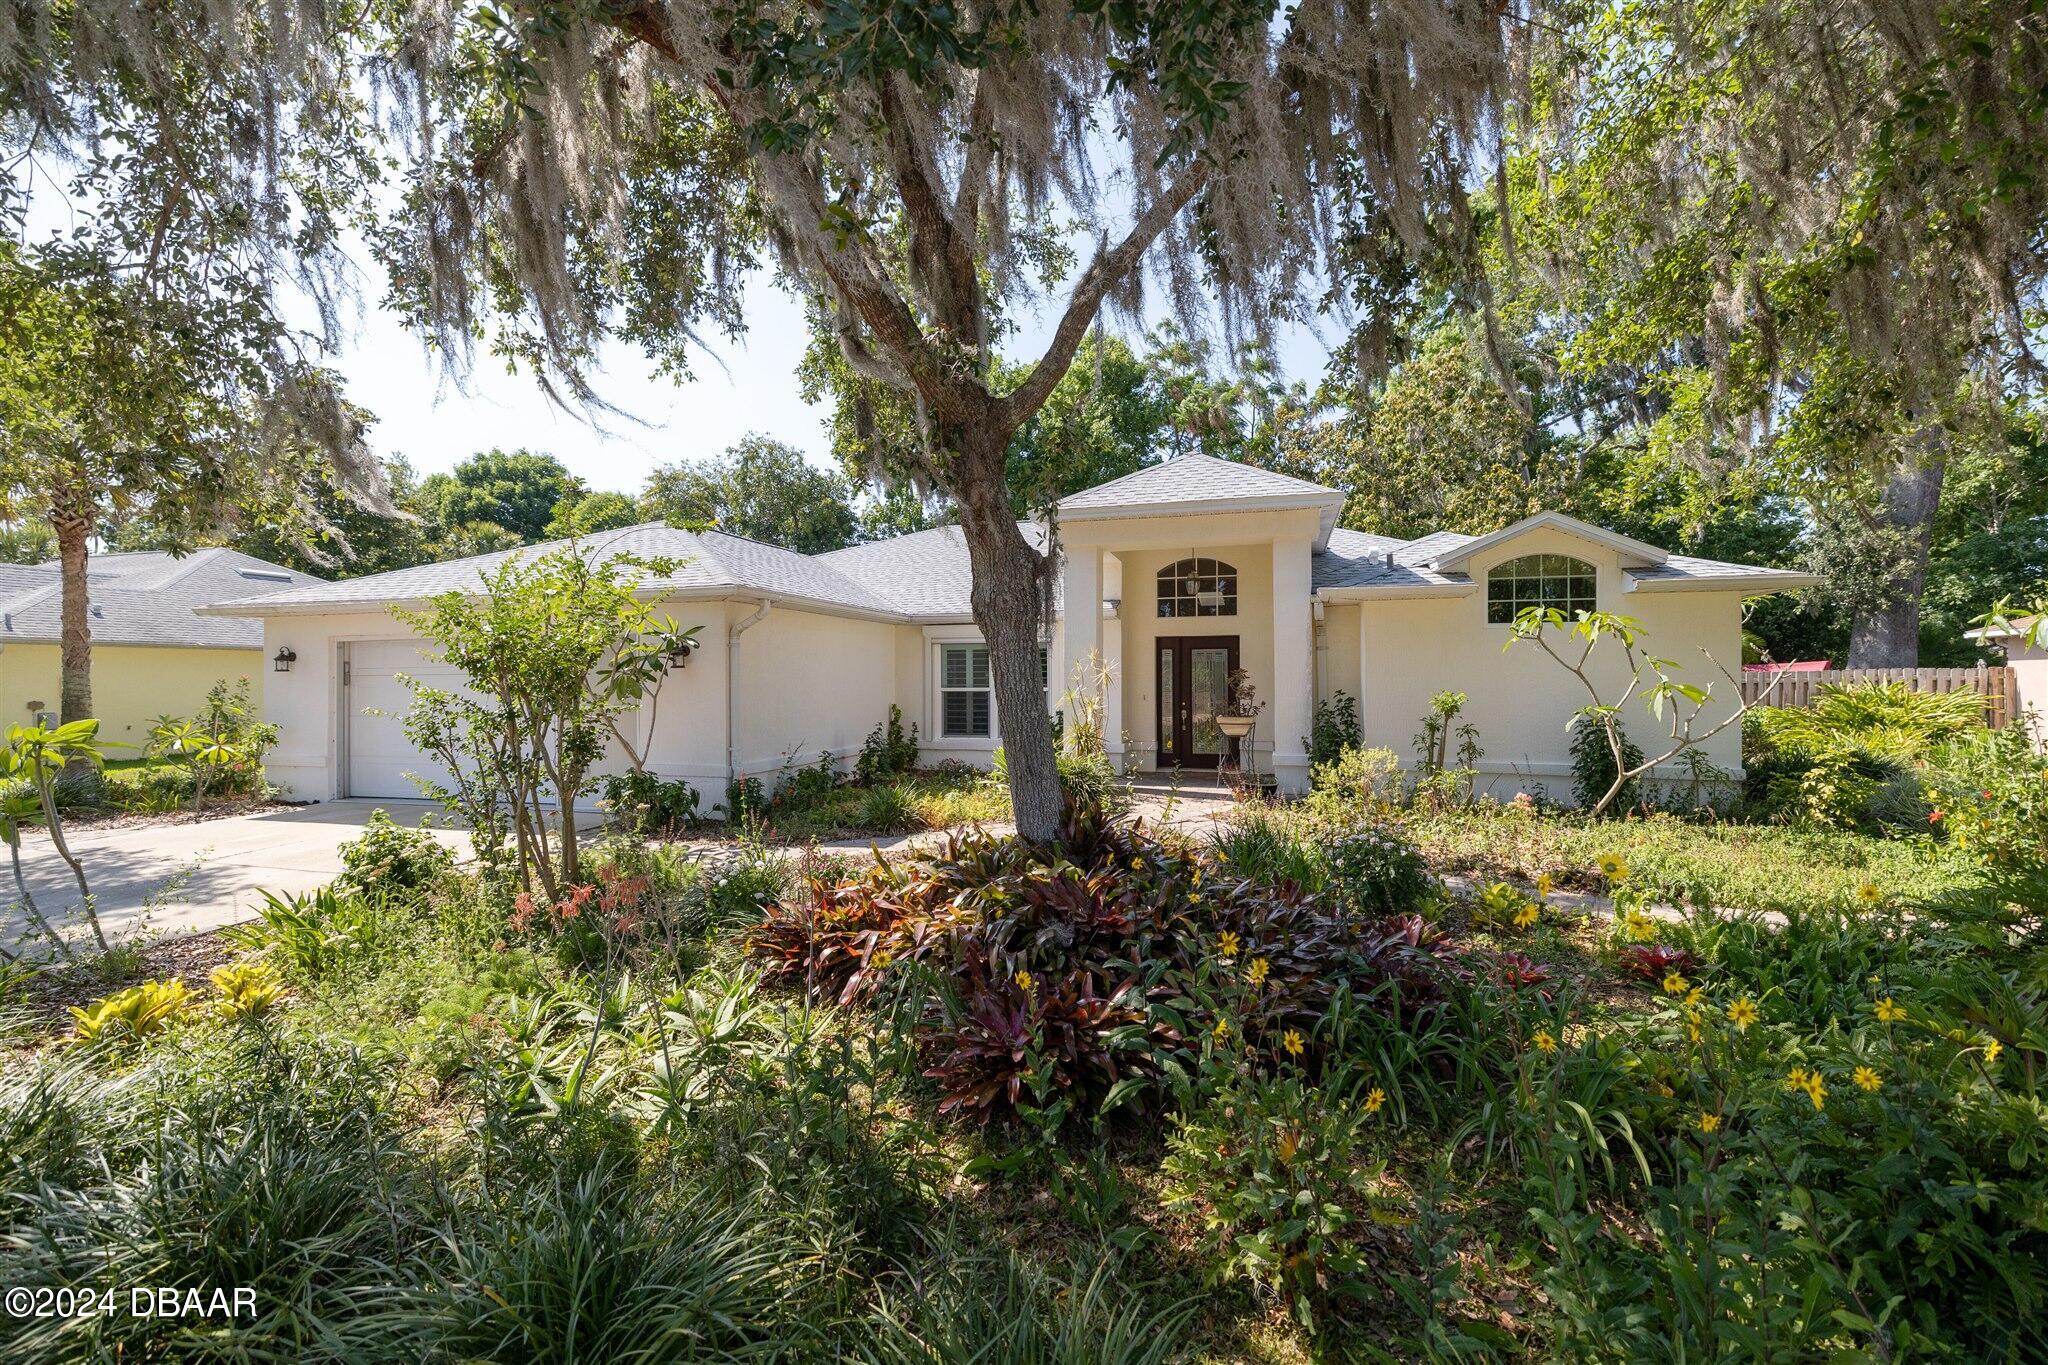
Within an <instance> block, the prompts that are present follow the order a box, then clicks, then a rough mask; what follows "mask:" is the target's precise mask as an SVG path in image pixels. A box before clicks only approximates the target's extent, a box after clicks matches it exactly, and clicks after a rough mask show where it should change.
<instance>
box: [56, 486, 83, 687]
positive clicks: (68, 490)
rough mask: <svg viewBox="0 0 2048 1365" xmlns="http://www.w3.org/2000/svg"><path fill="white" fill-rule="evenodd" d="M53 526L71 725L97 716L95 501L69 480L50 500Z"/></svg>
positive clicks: (62, 669) (63, 682)
mask: <svg viewBox="0 0 2048 1365" xmlns="http://www.w3.org/2000/svg"><path fill="white" fill-rule="evenodd" d="M50 529H51V530H52V531H54V532H55V533H56V536H57V565H58V574H59V582H60V591H61V593H62V598H61V603H60V608H59V613H58V621H59V627H58V639H59V641H60V643H59V645H58V670H59V684H58V700H57V716H58V719H59V720H60V721H61V722H62V723H64V724H66V725H69V724H71V723H72V722H73V721H79V720H85V719H87V718H89V717H90V716H91V715H92V602H91V596H90V588H89V585H88V584H87V582H86V577H85V573H86V563H85V560H86V541H87V539H88V538H89V537H90V536H91V534H92V501H91V498H90V496H89V495H88V494H87V493H86V492H85V490H84V489H82V488H81V487H79V486H78V485H77V484H76V483H74V482H71V481H70V480H68V479H67V480H65V481H62V482H60V483H59V484H58V485H57V487H56V490H55V492H54V493H53V494H52V496H51V500H50Z"/></svg>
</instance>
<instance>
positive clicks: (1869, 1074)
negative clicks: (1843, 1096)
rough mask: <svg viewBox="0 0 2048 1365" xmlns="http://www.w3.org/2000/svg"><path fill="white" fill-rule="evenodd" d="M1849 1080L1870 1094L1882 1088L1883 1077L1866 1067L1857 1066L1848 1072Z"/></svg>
mask: <svg viewBox="0 0 2048 1365" xmlns="http://www.w3.org/2000/svg"><path fill="white" fill-rule="evenodd" d="M1849 1079H1850V1080H1852V1081H1854V1082H1856V1084H1857V1085H1859V1086H1862V1087H1863V1088H1864V1089H1865V1090H1868V1091H1871V1092H1872V1093H1875V1092H1877V1091H1879V1090H1882V1089H1883V1088H1884V1077H1882V1076H1880V1075H1878V1074H1877V1073H1876V1072H1875V1071H1873V1070H1871V1069H1870V1068H1869V1067H1867V1066H1859V1067H1857V1068H1856V1069H1855V1070H1854V1071H1852V1072H1850V1073H1849Z"/></svg>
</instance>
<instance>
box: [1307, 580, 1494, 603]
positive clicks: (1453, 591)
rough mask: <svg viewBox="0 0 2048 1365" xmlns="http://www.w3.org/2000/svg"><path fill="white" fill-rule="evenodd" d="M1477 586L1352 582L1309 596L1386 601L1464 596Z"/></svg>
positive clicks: (1466, 584)
mask: <svg viewBox="0 0 2048 1365" xmlns="http://www.w3.org/2000/svg"><path fill="white" fill-rule="evenodd" d="M1478 588H1479V585H1478V584H1477V583H1389V584H1387V585H1385V586H1384V587H1377V586H1372V585H1356V584H1354V585H1352V586H1350V587H1330V588H1318V589H1316V590H1315V591H1314V592H1312V593H1310V594H1309V596H1310V597H1319V598H1321V599H1322V600H1323V601H1325V602H1387V601H1393V600H1397V599H1399V598H1404V597H1465V596H1469V595H1470V594H1471V593H1473V592H1476V591H1478Z"/></svg>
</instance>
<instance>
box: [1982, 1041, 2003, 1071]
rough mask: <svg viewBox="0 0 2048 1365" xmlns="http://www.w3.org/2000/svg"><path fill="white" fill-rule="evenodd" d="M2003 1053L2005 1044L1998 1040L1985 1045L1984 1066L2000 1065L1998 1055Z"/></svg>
mask: <svg viewBox="0 0 2048 1365" xmlns="http://www.w3.org/2000/svg"><path fill="white" fill-rule="evenodd" d="M2003 1051H2005V1044H2004V1043H2001V1042H1999V1041H1998V1040H1997V1039H1996V1038H1993V1039H1992V1040H1991V1041H1990V1042H1988V1043H1986V1044H1984V1065H1986V1066H1996V1065H1997V1064H1998V1054H1999V1053H2001V1052H2003Z"/></svg>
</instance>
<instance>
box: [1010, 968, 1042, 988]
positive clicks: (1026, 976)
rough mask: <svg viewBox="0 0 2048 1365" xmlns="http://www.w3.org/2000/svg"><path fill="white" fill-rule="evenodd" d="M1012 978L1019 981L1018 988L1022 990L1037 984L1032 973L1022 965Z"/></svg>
mask: <svg viewBox="0 0 2048 1365" xmlns="http://www.w3.org/2000/svg"><path fill="white" fill-rule="evenodd" d="M1011 979H1012V980H1014V981H1015V982H1016V983H1017V989H1018V990H1020V991H1028V990H1030V989H1031V987H1032V986H1033V985H1035V984H1036V982H1035V981H1034V980H1033V978H1032V975H1031V973H1029V972H1027V971H1025V970H1024V969H1023V968H1021V967H1020V968H1018V969H1017V975H1016V976H1014V977H1012V978H1011Z"/></svg>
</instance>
